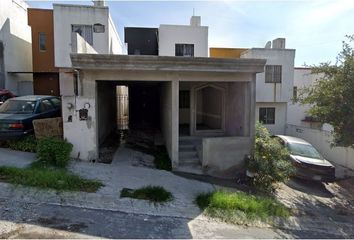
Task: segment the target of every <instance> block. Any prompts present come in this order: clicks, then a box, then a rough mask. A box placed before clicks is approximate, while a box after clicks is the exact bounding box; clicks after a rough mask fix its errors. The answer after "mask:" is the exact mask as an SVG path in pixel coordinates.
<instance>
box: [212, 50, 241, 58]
mask: <svg viewBox="0 0 354 240" xmlns="http://www.w3.org/2000/svg"><path fill="white" fill-rule="evenodd" d="M246 50H248V48H210V54H209V55H210V57H213V58H240V56H241V53H242V52H244V51H246Z"/></svg>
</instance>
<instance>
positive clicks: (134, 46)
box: [124, 27, 159, 55]
mask: <svg viewBox="0 0 354 240" xmlns="http://www.w3.org/2000/svg"><path fill="white" fill-rule="evenodd" d="M157 37H158V28H136V27H125V28H124V42H125V43H127V44H128V54H129V55H136V54H137V53H136V51H139V53H138V55H158V54H159V51H158V42H157Z"/></svg>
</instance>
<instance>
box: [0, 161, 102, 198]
mask: <svg viewBox="0 0 354 240" xmlns="http://www.w3.org/2000/svg"><path fill="white" fill-rule="evenodd" d="M0 180H1V181H4V182H8V183H12V184H20V185H25V186H31V187H38V188H50V189H55V190H63V191H83V192H96V191H97V190H98V189H99V188H100V187H102V186H103V184H102V183H101V182H99V181H94V180H88V179H84V178H82V177H79V176H76V175H73V174H71V173H68V172H67V171H66V170H65V169H56V168H48V169H46V168H42V167H38V166H37V165H32V166H31V167H30V168H25V169H22V168H16V167H0Z"/></svg>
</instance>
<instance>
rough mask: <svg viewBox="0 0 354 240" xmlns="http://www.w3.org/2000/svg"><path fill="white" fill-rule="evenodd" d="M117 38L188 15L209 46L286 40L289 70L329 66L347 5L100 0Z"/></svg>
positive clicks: (342, 0) (350, 5)
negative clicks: (291, 60) (291, 52)
mask: <svg viewBox="0 0 354 240" xmlns="http://www.w3.org/2000/svg"><path fill="white" fill-rule="evenodd" d="M53 2H55V3H63V2H65V3H73V4H85V5H86V4H87V5H92V2H91V1H80V2H78V1H27V3H28V4H29V5H30V7H35V8H52V3H53ZM106 5H107V6H108V7H109V9H110V13H111V16H112V19H113V21H114V23H115V25H116V28H117V30H118V32H119V35H120V37H121V39H122V40H123V39H124V27H158V26H159V25H160V24H183V25H187V24H189V19H190V17H191V16H192V15H193V11H194V14H195V15H196V16H201V19H202V25H203V26H209V47H229V48H232V47H237V48H252V47H264V46H265V44H266V42H267V41H270V40H273V39H275V38H278V37H283V38H286V48H291V49H296V56H295V66H297V67H301V66H304V65H305V64H306V65H314V64H315V65H316V64H319V63H322V62H328V61H330V62H332V63H335V61H336V56H337V55H338V53H339V52H340V50H341V49H342V41H343V40H345V36H346V35H352V34H354V1H353V0H336V1H335V0H283V1H280V0H276V1H267V0H263V1H262V0H248V1H246V0H242V1H241V0H234V1H232V0H224V1H203V0H198V1H106Z"/></svg>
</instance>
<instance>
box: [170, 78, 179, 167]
mask: <svg viewBox="0 0 354 240" xmlns="http://www.w3.org/2000/svg"><path fill="white" fill-rule="evenodd" d="M171 85H172V86H171V87H172V94H171V95H172V104H171V108H172V109H171V110H172V111H171V115H172V116H171V130H172V134H171V137H172V139H171V142H172V149H171V161H172V167H173V168H175V167H177V166H178V148H179V146H178V143H179V106H178V105H179V81H178V80H174V81H172V84H171Z"/></svg>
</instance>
